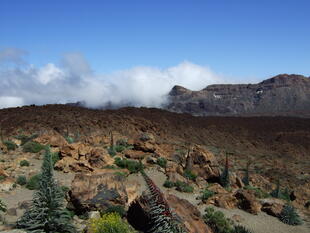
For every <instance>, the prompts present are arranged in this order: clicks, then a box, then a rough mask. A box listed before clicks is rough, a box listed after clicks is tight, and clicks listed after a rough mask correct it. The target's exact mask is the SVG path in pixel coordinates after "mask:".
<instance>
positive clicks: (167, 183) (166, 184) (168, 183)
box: [163, 180, 175, 188]
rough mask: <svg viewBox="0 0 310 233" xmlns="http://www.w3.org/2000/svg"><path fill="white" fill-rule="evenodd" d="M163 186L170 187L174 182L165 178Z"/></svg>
mask: <svg viewBox="0 0 310 233" xmlns="http://www.w3.org/2000/svg"><path fill="white" fill-rule="evenodd" d="M163 186H164V187H166V188H172V187H174V186H175V183H174V182H172V181H170V180H166V181H165V182H164V184H163Z"/></svg>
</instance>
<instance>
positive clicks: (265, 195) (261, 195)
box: [244, 185, 270, 198]
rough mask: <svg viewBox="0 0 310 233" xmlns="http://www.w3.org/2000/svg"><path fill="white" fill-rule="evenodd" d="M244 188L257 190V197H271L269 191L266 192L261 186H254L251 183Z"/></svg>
mask: <svg viewBox="0 0 310 233" xmlns="http://www.w3.org/2000/svg"><path fill="white" fill-rule="evenodd" d="M244 189H246V190H254V191H255V196H256V197H257V198H267V197H270V194H269V193H266V192H264V191H263V190H261V189H260V188H257V187H253V186H251V185H247V186H244Z"/></svg>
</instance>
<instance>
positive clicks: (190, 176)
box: [183, 170, 197, 181]
mask: <svg viewBox="0 0 310 233" xmlns="http://www.w3.org/2000/svg"><path fill="white" fill-rule="evenodd" d="M183 176H184V177H186V178H188V179H190V180H192V181H195V180H196V178H197V175H196V174H195V173H193V172H192V171H191V170H185V171H184V173H183Z"/></svg>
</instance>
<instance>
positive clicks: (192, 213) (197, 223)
mask: <svg viewBox="0 0 310 233" xmlns="http://www.w3.org/2000/svg"><path fill="white" fill-rule="evenodd" d="M166 200H167V202H168V204H169V206H170V207H171V208H172V209H173V211H174V213H175V214H176V215H177V216H178V218H179V219H180V220H181V222H182V223H183V224H184V225H185V227H186V228H187V230H188V232H189V233H212V231H211V229H210V228H209V227H208V226H207V225H206V224H205V223H204V221H203V219H202V216H201V214H200V211H199V210H198V209H197V207H195V206H194V205H193V204H191V203H190V202H189V201H187V200H185V199H181V198H178V197H176V196H174V195H171V194H168V195H166Z"/></svg>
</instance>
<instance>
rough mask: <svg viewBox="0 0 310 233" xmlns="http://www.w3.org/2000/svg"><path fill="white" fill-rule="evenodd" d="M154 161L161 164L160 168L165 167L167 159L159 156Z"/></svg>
mask: <svg viewBox="0 0 310 233" xmlns="http://www.w3.org/2000/svg"><path fill="white" fill-rule="evenodd" d="M156 163H157V164H158V165H159V166H161V167H162V168H166V166H167V159H165V158H162V157H160V158H158V159H157V161H156Z"/></svg>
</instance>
